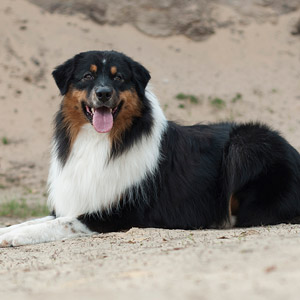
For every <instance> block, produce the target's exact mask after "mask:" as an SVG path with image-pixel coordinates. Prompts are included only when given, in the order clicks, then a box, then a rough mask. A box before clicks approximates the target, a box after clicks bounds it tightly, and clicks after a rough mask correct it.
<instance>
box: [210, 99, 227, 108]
mask: <svg viewBox="0 0 300 300" xmlns="http://www.w3.org/2000/svg"><path fill="white" fill-rule="evenodd" d="M210 104H211V105H212V106H214V107H215V108H217V109H223V108H224V107H225V106H226V102H225V101H224V100H223V99H221V98H218V97H216V98H213V99H210Z"/></svg>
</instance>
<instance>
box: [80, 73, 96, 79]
mask: <svg viewBox="0 0 300 300" xmlns="http://www.w3.org/2000/svg"><path fill="white" fill-rule="evenodd" d="M93 79H94V76H93V75H92V74H91V73H86V74H84V75H83V78H82V80H93Z"/></svg>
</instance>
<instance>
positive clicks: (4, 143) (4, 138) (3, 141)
mask: <svg viewBox="0 0 300 300" xmlns="http://www.w3.org/2000/svg"><path fill="white" fill-rule="evenodd" d="M2 144H3V145H8V139H7V137H5V136H4V137H3V138H2Z"/></svg>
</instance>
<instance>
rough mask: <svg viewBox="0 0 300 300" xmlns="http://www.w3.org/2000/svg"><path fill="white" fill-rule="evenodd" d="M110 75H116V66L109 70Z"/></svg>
mask: <svg viewBox="0 0 300 300" xmlns="http://www.w3.org/2000/svg"><path fill="white" fill-rule="evenodd" d="M110 73H111V75H116V74H117V67H116V66H113V67H111V68H110Z"/></svg>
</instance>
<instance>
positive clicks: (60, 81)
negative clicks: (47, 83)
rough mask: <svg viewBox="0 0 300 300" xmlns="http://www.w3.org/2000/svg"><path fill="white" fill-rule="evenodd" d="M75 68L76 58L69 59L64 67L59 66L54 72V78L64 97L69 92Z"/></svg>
mask: <svg viewBox="0 0 300 300" xmlns="http://www.w3.org/2000/svg"><path fill="white" fill-rule="evenodd" d="M74 67H75V58H71V59H68V60H67V61H66V62H64V63H63V64H62V65H59V66H57V67H56V68H55V69H54V71H53V72H52V76H53V78H54V80H55V82H56V84H57V86H58V88H59V90H60V93H61V94H62V95H65V94H66V93H67V91H68V88H69V84H70V79H71V77H72V74H73V71H74Z"/></svg>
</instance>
